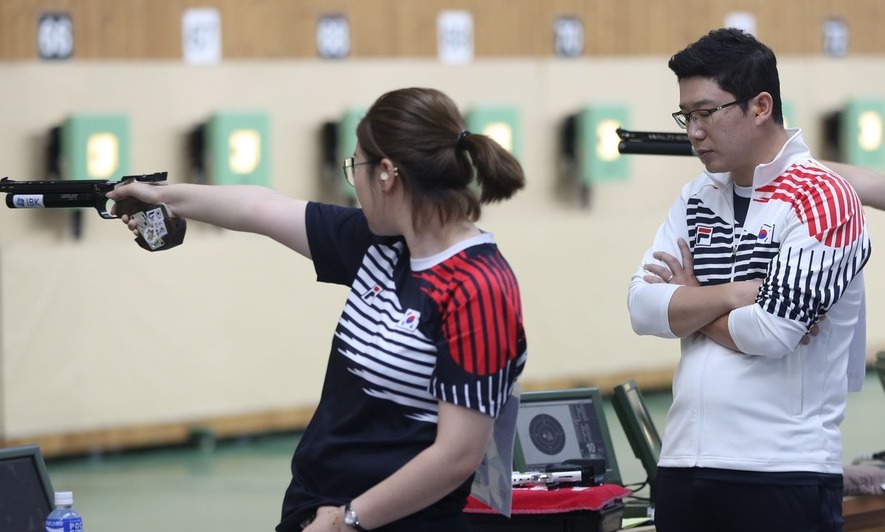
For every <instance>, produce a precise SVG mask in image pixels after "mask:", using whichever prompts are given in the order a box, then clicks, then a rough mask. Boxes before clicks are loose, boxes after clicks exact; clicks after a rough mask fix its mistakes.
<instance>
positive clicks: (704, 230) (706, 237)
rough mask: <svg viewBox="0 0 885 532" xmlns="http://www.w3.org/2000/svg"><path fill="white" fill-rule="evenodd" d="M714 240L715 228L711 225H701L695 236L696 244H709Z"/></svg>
mask: <svg viewBox="0 0 885 532" xmlns="http://www.w3.org/2000/svg"><path fill="white" fill-rule="evenodd" d="M712 241H713V228H712V227H710V226H709V225H699V226H698V233H697V236H696V237H695V241H694V244H695V246H709V245H710V242H712Z"/></svg>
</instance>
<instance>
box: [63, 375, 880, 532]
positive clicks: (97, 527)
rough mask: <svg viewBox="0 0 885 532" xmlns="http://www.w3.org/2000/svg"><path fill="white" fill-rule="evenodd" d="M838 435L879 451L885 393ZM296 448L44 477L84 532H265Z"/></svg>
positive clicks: (630, 460) (272, 443) (260, 441)
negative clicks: (69, 503)
mask: <svg viewBox="0 0 885 532" xmlns="http://www.w3.org/2000/svg"><path fill="white" fill-rule="evenodd" d="M670 401H671V398H670V396H669V394H667V393H654V394H646V402H647V403H648V407H649V410H650V411H651V414H652V418H653V419H654V422H655V424H656V426H657V427H658V429H659V431H660V430H661V429H662V428H663V426H664V420H665V417H666V410H667V408H668V407H669V405H670ZM606 417H607V421H608V424H609V427H610V431H611V435H612V440H613V445H614V447H615V452H616V455H617V460H618V465H619V467H620V470H621V476H622V478H623V480H624V482H625V483H627V484H632V483H640V482H642V481H643V479H644V478H645V473H644V471H643V469H642V466H641V465H640V463H639V462H638V460H636V459H635V458H634V456H633V453H632V451H631V449H630V447H629V444H628V442H627V439H626V437H625V436H624V433H623V431H622V430H621V427H620V424H619V423H618V418H617V416H616V415H615V413H614V411H613V410H612V409H611V405H610V404H608V403H607V404H606ZM842 428H843V434H844V458H845V463H850V462H851V460H853V459H854V458H856V457H858V456H861V455H863V454H869V453H873V452H878V451H882V450H885V391H883V386H882V384H881V383H880V382H879V379H878V377H877V376H876V375H875V374H874V373H873V372H870V373H869V374H868V375H867V379H866V382H865V384H864V389H863V391H861V392H860V393H857V394H852V395H851V396H850V398H849V404H848V411H847V413H846V419H845V422H844V423H843V426H842ZM297 440H298V435H297V434H285V435H274V436H265V437H260V438H250V439H242V440H236V441H230V442H220V443H218V444H217V445H214V446H206V447H202V448H201V447H190V448H171V449H155V450H149V451H143V452H137V453H124V454H119V455H109V454H105V455H100V456H94V457H89V458H84V459H77V460H62V461H49V462H48V464H47V467H48V469H49V475H50V478H51V480H52V484H53V487H54V488H55V489H56V490H57V491H66V490H70V491H73V492H74V506H75V508H77V510H78V511H79V512H80V514H81V515H82V516H83V520H84V528H85V530H87V531H88V532H119V531H125V532H149V531H150V532H153V531H156V530H165V531H170V532H184V531H197V530H199V531H203V530H206V531H209V530H211V531H213V532H252V531H272V530H273V529H274V527H275V526H276V524H277V522H278V518H279V512H280V504H281V502H282V496H283V492H284V491H285V489H286V486H287V485H288V482H289V460H290V458H291V454H292V451H293V450H294V448H295V444H296V442H297Z"/></svg>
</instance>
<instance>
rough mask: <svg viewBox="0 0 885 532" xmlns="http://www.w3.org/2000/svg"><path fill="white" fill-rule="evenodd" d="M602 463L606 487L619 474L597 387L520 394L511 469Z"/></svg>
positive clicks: (535, 469) (541, 469)
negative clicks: (601, 461)
mask: <svg viewBox="0 0 885 532" xmlns="http://www.w3.org/2000/svg"><path fill="white" fill-rule="evenodd" d="M600 458H601V459H604V460H605V478H604V480H603V482H605V483H608V484H620V483H621V474H620V471H619V470H618V461H617V459H616V457H615V449H614V446H613V445H612V440H611V434H610V433H609V430H608V423H606V420H605V410H604V408H603V403H602V397H601V396H600V393H599V388H595V387H592V388H573V389H565V390H550V391H538V392H523V393H522V395H521V396H520V404H519V414H517V417H516V438H515V442H514V448H513V469H514V470H515V471H520V472H528V471H543V470H544V468H545V467H546V466H548V465H552V464H559V463H562V462H565V461H567V460H592V459H600Z"/></svg>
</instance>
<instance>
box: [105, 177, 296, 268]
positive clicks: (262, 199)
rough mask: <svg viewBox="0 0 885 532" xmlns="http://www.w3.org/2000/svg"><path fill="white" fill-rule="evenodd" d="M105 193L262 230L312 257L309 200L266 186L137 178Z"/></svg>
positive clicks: (234, 227) (237, 227)
mask: <svg viewBox="0 0 885 532" xmlns="http://www.w3.org/2000/svg"><path fill="white" fill-rule="evenodd" d="M107 196H108V198H110V199H112V200H120V199H123V198H126V197H135V198H137V199H139V200H141V201H144V202H147V203H152V204H161V203H162V204H165V205H166V207H167V208H168V209H169V211H170V212H171V214H172V216H177V217H183V218H187V219H189V220H194V221H198V222H204V223H208V224H211V225H215V226H218V227H223V228H225V229H230V230H233V231H245V232H250V233H258V234H261V235H265V236H268V237H270V238H273V239H274V240H276V241H277V242H280V243H281V244H283V245H285V246H288V247H290V248H292V249H294V250H295V251H297V252H298V253H300V254H302V255H304V256H305V257H308V258H310V247H309V245H308V242H307V231H306V228H305V223H304V216H305V207H306V206H307V202H306V201H303V200H298V199H294V198H290V197H287V196H283V195H281V194H278V193H276V192H274V191H273V190H271V189H269V188H266V187H261V186H257V185H232V186H210V185H192V184H182V183H179V184H169V185H151V184H146V183H137V182H136V183H130V184H126V185H121V186H118V187H117V188H115V189H114V190H112V191H111V192H109V193H108V195H107ZM124 221H127V220H125V219H124Z"/></svg>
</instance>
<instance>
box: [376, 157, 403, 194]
mask: <svg viewBox="0 0 885 532" xmlns="http://www.w3.org/2000/svg"><path fill="white" fill-rule="evenodd" d="M391 177H392V178H393V179H391ZM397 177H399V173H398V172H397V169H396V166H394V164H393V161H391V160H390V159H387V158H384V159H381V173H379V174H378V179H380V180H381V189H382V190H384V191H385V192H387V191H388V190H390V188H391V187H392V186H393V185H394V182H395V181H396V178H397Z"/></svg>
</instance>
